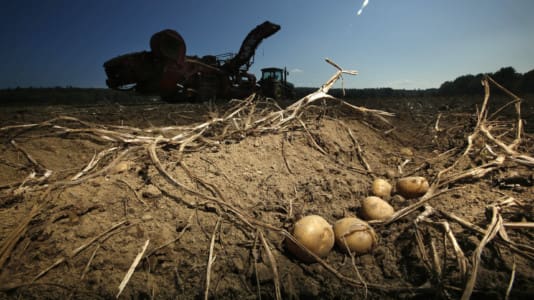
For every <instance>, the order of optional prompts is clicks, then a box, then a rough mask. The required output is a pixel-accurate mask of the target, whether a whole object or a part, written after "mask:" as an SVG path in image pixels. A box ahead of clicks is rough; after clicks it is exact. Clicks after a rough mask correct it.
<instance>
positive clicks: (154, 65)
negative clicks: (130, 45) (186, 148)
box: [104, 21, 285, 101]
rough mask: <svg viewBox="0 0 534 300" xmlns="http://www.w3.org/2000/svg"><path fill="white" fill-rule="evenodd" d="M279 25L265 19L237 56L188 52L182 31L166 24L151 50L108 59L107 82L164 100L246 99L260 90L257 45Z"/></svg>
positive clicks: (110, 85) (156, 36)
mask: <svg viewBox="0 0 534 300" xmlns="http://www.w3.org/2000/svg"><path fill="white" fill-rule="evenodd" d="M278 30H280V26H279V25H277V24H274V23H271V22H268V21H266V22H264V23H262V24H260V25H258V26H256V28H254V29H253V30H252V31H250V32H249V34H248V35H247V36H246V38H245V39H244V41H243V43H242V44H241V48H240V49H239V52H238V53H237V54H236V55H231V54H225V55H218V56H214V55H206V56H203V57H197V56H187V55H186V45H185V42H184V40H183V38H182V37H181V36H180V34H179V33H177V32H176V31H174V30H171V29H166V30H163V31H160V32H157V33H155V34H154V35H153V36H152V37H151V39H150V49H151V51H142V52H134V53H129V54H125V55H121V56H118V57H115V58H113V59H110V60H108V61H107V62H105V63H104V68H105V71H106V74H107V77H108V79H107V80H106V84H107V86H108V87H110V88H112V89H116V90H134V91H136V92H138V93H140V94H157V95H160V96H161V97H162V99H163V100H166V101H184V100H195V99H212V98H222V99H230V98H243V97H246V96H248V95H250V94H251V93H253V92H255V91H257V90H258V85H257V83H256V77H255V76H254V75H253V74H251V73H248V69H249V68H250V66H251V64H252V61H253V57H254V53H255V51H256V48H257V47H258V46H259V44H260V43H261V41H262V40H263V39H265V38H268V37H269V36H271V35H273V34H275V33H276V32H277V31H278ZM284 78H285V77H284ZM261 90H265V88H263V89H261ZM261 90H260V91H261ZM273 95H274V94H273Z"/></svg>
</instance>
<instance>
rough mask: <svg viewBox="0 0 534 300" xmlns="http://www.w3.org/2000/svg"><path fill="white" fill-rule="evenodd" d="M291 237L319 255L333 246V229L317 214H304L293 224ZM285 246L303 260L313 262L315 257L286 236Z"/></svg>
mask: <svg viewBox="0 0 534 300" xmlns="http://www.w3.org/2000/svg"><path fill="white" fill-rule="evenodd" d="M292 235H293V237H295V239H297V240H298V241H299V242H300V243H301V244H302V245H303V246H304V247H306V248H307V249H308V250H310V251H311V252H313V253H314V254H316V255H317V256H319V257H325V256H327V255H328V253H330V250H332V248H333V247H334V243H335V241H334V231H333V229H332V225H330V224H329V223H328V222H327V221H326V220H325V219H323V218H322V217H321V216H318V215H309V216H305V217H303V218H302V219H300V220H298V221H297V222H296V223H295V225H294V226H293V231H292ZM286 247H287V249H288V250H289V252H291V253H292V254H293V255H295V256H296V257H297V258H298V259H300V260H301V261H303V262H307V263H311V262H315V259H314V258H313V257H312V256H311V255H309V254H308V253H306V252H305V251H304V250H302V249H301V248H300V247H299V246H298V245H297V244H295V243H294V242H293V241H291V240H290V239H288V238H286Z"/></svg>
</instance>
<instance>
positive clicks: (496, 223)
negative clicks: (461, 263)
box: [462, 207, 503, 300]
mask: <svg viewBox="0 0 534 300" xmlns="http://www.w3.org/2000/svg"><path fill="white" fill-rule="evenodd" d="M502 223H503V221H502V217H501V215H500V214H499V209H498V208H497V207H493V208H492V217H491V223H490V225H489V226H488V229H487V230H486V233H485V235H484V237H483V238H482V240H481V241H480V243H479V244H478V246H477V249H476V251H475V252H474V253H473V257H472V260H473V268H472V269H471V274H470V276H469V279H468V280H467V284H466V287H465V290H464V293H463V294H462V300H468V299H469V298H471V294H472V293H473V289H474V287H475V283H476V279H477V273H478V266H479V265H480V256H481V254H482V250H484V247H485V246H486V244H487V243H489V242H490V241H491V240H492V239H493V238H494V237H495V236H496V235H497V233H498V232H499V230H500V228H501V227H502Z"/></svg>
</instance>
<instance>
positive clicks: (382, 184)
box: [372, 178, 392, 198]
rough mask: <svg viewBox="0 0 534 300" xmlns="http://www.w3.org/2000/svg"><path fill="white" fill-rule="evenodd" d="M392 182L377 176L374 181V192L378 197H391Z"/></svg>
mask: <svg viewBox="0 0 534 300" xmlns="http://www.w3.org/2000/svg"><path fill="white" fill-rule="evenodd" d="M391 188H392V187H391V184H389V182H388V181H387V180H385V179H382V178H377V179H375V180H374V181H373V185H372V192H373V195H375V196H377V197H383V198H389V196H391Z"/></svg>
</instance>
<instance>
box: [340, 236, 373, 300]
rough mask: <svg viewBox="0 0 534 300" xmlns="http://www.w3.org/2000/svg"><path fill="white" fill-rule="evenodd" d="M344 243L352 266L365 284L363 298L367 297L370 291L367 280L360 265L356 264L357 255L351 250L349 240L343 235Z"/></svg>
mask: <svg viewBox="0 0 534 300" xmlns="http://www.w3.org/2000/svg"><path fill="white" fill-rule="evenodd" d="M343 244H344V245H345V250H346V251H347V253H348V254H349V256H350V261H351V263H352V268H353V269H354V271H355V272H356V276H358V280H360V282H361V283H362V284H363V288H364V297H363V298H364V299H367V293H368V288H367V282H365V280H364V279H363V277H362V275H361V274H360V270H358V267H357V266H356V256H355V255H354V253H353V252H352V251H351V250H350V248H349V245H348V244H347V240H346V239H345V236H343Z"/></svg>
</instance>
